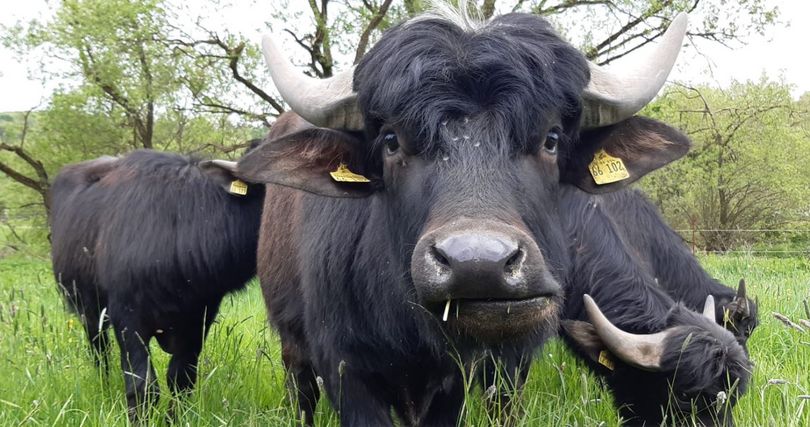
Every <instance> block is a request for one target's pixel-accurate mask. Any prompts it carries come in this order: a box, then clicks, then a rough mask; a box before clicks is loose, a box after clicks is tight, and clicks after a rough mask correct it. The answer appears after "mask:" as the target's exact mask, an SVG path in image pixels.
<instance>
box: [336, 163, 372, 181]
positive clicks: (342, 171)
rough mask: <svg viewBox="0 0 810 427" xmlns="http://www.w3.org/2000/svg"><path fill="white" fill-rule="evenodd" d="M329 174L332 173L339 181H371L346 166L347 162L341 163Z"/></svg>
mask: <svg viewBox="0 0 810 427" xmlns="http://www.w3.org/2000/svg"><path fill="white" fill-rule="evenodd" d="M329 175H331V176H332V179H334V180H335V181H337V182H371V181H370V180H369V179H368V178H366V177H364V176H363V175H358V174H356V173H354V172H352V171H350V170H349V167H348V166H346V164H345V163H341V164H339V165H338V167H337V169H335V170H334V171H333V172H329Z"/></svg>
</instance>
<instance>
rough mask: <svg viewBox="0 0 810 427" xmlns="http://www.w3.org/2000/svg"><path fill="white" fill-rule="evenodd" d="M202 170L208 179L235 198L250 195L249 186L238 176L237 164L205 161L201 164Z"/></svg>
mask: <svg viewBox="0 0 810 427" xmlns="http://www.w3.org/2000/svg"><path fill="white" fill-rule="evenodd" d="M199 167H200V170H202V172H203V173H204V174H205V175H207V176H208V179H210V180H211V181H213V182H214V183H216V184H217V185H218V186H219V187H221V188H222V189H223V190H224V191H225V192H227V193H230V194H233V195H235V196H245V195H247V194H248V185H247V184H246V183H244V182H242V181H240V180H239V179H238V178H237V177H236V175H235V172H236V162H232V161H230V160H205V161H202V162H200V163H199Z"/></svg>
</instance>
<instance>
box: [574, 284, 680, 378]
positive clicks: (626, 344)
mask: <svg viewBox="0 0 810 427" xmlns="http://www.w3.org/2000/svg"><path fill="white" fill-rule="evenodd" d="M582 298H583V300H584V301H585V311H586V312H587V313H588V318H590V319H591V323H592V324H593V326H594V329H596V333H597V334H599V337H600V338H602V342H604V343H605V346H606V347H607V348H608V350H610V351H611V352H612V353H613V354H615V355H616V356H617V357H618V358H619V359H621V360H623V361H625V362H627V363H628V364H630V365H633V366H635V367H638V368H641V369H646V370H649V371H655V370H659V369H660V368H661V355H662V354H663V352H664V341H665V340H666V338H667V336H668V335H669V333H668V331H662V332H657V333H654V334H645V335H639V334H631V333H629V332H625V331H623V330H621V329H619V328H617V327H616V326H615V325H614V324H613V323H611V322H610V320H608V318H607V317H605V315H604V314H602V311H601V310H599V307H598V306H597V305H596V302H594V300H593V298H591V296H590V295H588V294H585V295H583V297H582Z"/></svg>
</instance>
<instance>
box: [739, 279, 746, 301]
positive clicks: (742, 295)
mask: <svg viewBox="0 0 810 427" xmlns="http://www.w3.org/2000/svg"><path fill="white" fill-rule="evenodd" d="M745 294H746V292H745V279H740V284H739V285H737V298H738V299H741V300H745V299H746V296H745Z"/></svg>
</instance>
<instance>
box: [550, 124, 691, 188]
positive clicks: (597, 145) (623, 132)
mask: <svg viewBox="0 0 810 427" xmlns="http://www.w3.org/2000/svg"><path fill="white" fill-rule="evenodd" d="M690 145H691V142H690V141H689V138H688V137H687V136H686V135H684V134H683V133H681V132H680V131H678V130H677V129H675V128H673V127H671V126H669V125H666V124H664V123H661V122H659V121H656V120H652V119H648V118H645V117H639V116H634V117H631V118H629V119H626V120H624V121H621V122H619V123H616V124H614V125H611V126H606V127H602V128H597V129H589V130H584V131H582V132H581V134H580V140H579V142H578V144H577V146H576V147H575V148H574V149H573V153H572V155H571V156H570V158H568V159H566V164H565V166H564V169H563V170H562V171H561V174H562V175H561V176H562V178H561V179H562V181H564V182H568V183H570V184H574V185H576V186H577V187H579V188H580V189H582V190H584V191H587V192H589V193H607V192H611V191H616V190H618V189H620V188H624V187H626V186H628V185H630V184H632V183H633V182H635V181H636V180H638V179H639V178H641V177H642V176H644V175H646V174H647V173H649V172H652V171H654V170H655V169H658V168H660V167H662V166H665V165H667V164H669V163H670V162H672V161H674V160H677V159H679V158H681V157H683V156H684V155H685V154H686V153H687V152H688V151H689V147H690ZM602 150H604V152H605V153H606V154H608V155H609V156H611V157H615V158H618V159H620V160H621V162H616V161H615V160H614V161H611V162H610V163H611V165H609V166H607V167H606V164H605V163H601V164H600V165H598V166H596V167H595V166H594V165H595V164H596V163H597V162H593V161H594V158H595V156H596V155H597V154H601V151H602ZM592 162H593V163H592ZM610 169H613V170H612V171H611V170H610ZM622 169H624V170H626V173H625V172H624V170H622ZM611 172H615V174H613V175H611V176H615V177H616V179H618V180H615V181H613V182H604V183H602V184H598V183H597V182H596V178H594V174H597V175H600V174H602V176H604V174H608V173H611ZM619 178H621V179H619ZM607 181H612V180H611V179H607Z"/></svg>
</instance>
